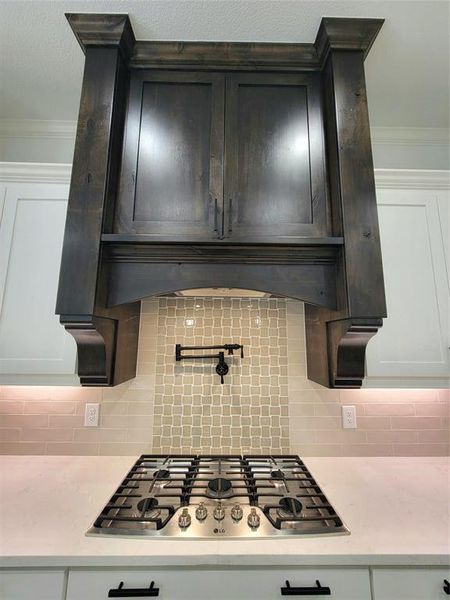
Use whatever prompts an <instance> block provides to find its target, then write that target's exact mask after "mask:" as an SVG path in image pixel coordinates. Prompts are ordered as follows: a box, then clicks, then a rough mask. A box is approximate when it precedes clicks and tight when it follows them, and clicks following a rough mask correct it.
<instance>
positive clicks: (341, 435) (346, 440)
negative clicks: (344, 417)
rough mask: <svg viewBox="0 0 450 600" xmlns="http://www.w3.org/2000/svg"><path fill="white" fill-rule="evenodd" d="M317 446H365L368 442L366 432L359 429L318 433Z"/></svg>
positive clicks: (316, 436)
mask: <svg viewBox="0 0 450 600" xmlns="http://www.w3.org/2000/svg"><path fill="white" fill-rule="evenodd" d="M315 438H316V443H317V444H343V445H344V446H345V445H347V444H364V443H365V442H366V441H367V437H366V432H365V431H361V430H359V429H347V430H344V429H342V430H340V431H316V432H315Z"/></svg>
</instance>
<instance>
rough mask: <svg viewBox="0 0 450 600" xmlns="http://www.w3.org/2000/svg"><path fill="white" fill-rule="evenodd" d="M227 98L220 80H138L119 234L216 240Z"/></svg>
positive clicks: (161, 76)
mask: <svg viewBox="0 0 450 600" xmlns="http://www.w3.org/2000/svg"><path fill="white" fill-rule="evenodd" d="M223 90H224V80H223V77H222V76H218V75H215V74H198V73H194V74H188V73H167V72H159V73H146V72H143V73H137V74H135V75H134V76H133V79H132V84H131V93H130V102H129V110H128V119H127V129H126V139H125V148H124V160H123V170H122V174H121V185H120V193H119V204H118V211H117V219H116V225H115V230H116V232H122V231H127V232H135V233H143V234H147V235H153V236H154V237H155V239H156V240H159V241H161V240H175V239H178V238H180V237H181V238H184V239H186V238H188V237H190V238H198V239H203V240H211V239H216V238H217V237H218V232H217V231H215V223H216V222H217V223H221V221H222V216H221V210H222V201H223V166H222V164H223V120H224V108H223V107H224V93H223ZM137 124H138V127H137V126H136V125H137ZM215 211H217V212H215Z"/></svg>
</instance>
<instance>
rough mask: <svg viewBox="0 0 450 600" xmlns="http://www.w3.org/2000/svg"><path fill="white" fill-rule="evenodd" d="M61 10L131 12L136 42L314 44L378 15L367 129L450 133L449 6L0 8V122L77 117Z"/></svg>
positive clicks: (101, 3)
mask: <svg viewBox="0 0 450 600" xmlns="http://www.w3.org/2000/svg"><path fill="white" fill-rule="evenodd" d="M65 12H119V13H128V14H129V15H130V18H131V21H132V24H133V27H134V31H135V34H136V37H137V38H138V39H156V40H217V41H222V40H224V41H225V40H228V41H265V42H269V41H276V42H313V41H314V38H315V35H316V32H317V28H318V26H319V22H320V19H321V17H322V16H351V17H383V18H385V19H386V23H385V24H384V26H383V28H382V30H381V32H380V34H379V36H378V38H377V40H376V42H375V44H374V46H373V48H372V50H371V53H370V55H369V57H368V59H367V61H366V75H367V84H368V92H369V102H370V113H371V122H372V125H375V126H378V127H390V126H397V127H448V125H449V3H448V2H447V1H446V0H436V1H435V0H389V1H384V2H383V1H381V2H379V1H377V0H352V1H344V0H342V1H341V0H336V1H327V0H314V1H309V0H89V1H86V0H51V1H48V0H31V1H30V0H0V54H1V58H0V61H1V64H0V81H1V96H0V101H1V103H0V118H8V119H22V118H25V119H70V120H72V119H76V118H77V111H78V101H79V94H80V89H81V78H82V69H83V54H82V52H81V49H80V48H79V46H78V44H77V42H76V40H75V38H74V36H73V34H72V32H71V30H70V28H69V25H68V24H67V22H66V19H65V17H64V13H65Z"/></svg>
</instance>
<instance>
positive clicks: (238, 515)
mask: <svg viewBox="0 0 450 600" xmlns="http://www.w3.org/2000/svg"><path fill="white" fill-rule="evenodd" d="M242 515H243V512H242V507H241V506H240V505H239V504H235V505H234V506H233V508H232V509H231V518H232V519H233V521H240V520H241V519H242Z"/></svg>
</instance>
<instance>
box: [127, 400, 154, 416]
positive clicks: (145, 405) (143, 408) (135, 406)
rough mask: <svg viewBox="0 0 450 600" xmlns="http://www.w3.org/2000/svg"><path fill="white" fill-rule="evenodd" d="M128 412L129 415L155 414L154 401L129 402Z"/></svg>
mask: <svg viewBox="0 0 450 600" xmlns="http://www.w3.org/2000/svg"><path fill="white" fill-rule="evenodd" d="M127 412H128V414H129V415H153V402H149V401H148V400H147V402H129V403H128V407H127Z"/></svg>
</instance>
